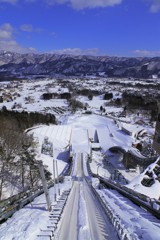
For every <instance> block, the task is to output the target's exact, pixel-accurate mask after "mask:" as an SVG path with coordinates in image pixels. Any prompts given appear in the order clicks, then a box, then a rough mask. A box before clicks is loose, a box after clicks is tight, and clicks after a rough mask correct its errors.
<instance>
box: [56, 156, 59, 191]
mask: <svg viewBox="0 0 160 240" xmlns="http://www.w3.org/2000/svg"><path fill="white" fill-rule="evenodd" d="M56 171H57V183H58V195H60V187H59V175H58V164H57V160H56Z"/></svg>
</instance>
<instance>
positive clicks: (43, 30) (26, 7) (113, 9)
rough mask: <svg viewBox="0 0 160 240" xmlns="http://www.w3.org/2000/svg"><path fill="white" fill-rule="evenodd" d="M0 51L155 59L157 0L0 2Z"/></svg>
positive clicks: (158, 49)
mask: <svg viewBox="0 0 160 240" xmlns="http://www.w3.org/2000/svg"><path fill="white" fill-rule="evenodd" d="M0 50H10V51H15V52H21V53H25V52H38V53H43V52H53V53H60V54H61V53H66V54H75V55H78V54H87V55H109V56H152V57H153V56H160V0H0Z"/></svg>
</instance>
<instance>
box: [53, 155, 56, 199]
mask: <svg viewBox="0 0 160 240" xmlns="http://www.w3.org/2000/svg"><path fill="white" fill-rule="evenodd" d="M55 173H56V169H55V160H54V158H53V181H54V201H56V178H55Z"/></svg>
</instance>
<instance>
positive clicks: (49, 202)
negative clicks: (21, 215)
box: [37, 161, 52, 212]
mask: <svg viewBox="0 0 160 240" xmlns="http://www.w3.org/2000/svg"><path fill="white" fill-rule="evenodd" d="M37 162H38V167H39V172H40V175H41V179H42V184H43V190H44V193H45V196H46V202H47V206H48V211H49V212H50V211H51V210H52V207H51V201H50V197H49V192H48V188H47V182H46V178H45V174H44V167H43V162H42V161H37Z"/></svg>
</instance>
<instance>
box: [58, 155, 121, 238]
mask: <svg viewBox="0 0 160 240" xmlns="http://www.w3.org/2000/svg"><path fill="white" fill-rule="evenodd" d="M74 168H75V169H74V171H73V172H74V173H76V174H75V176H72V179H73V187H72V190H71V193H70V195H69V198H68V201H67V204H66V207H65V210H64V215H63V218H62V221H61V224H60V227H59V230H58V232H57V234H56V239H59V240H99V239H100V240H103V239H108V240H111V239H112V240H113V239H114V240H117V239H118V237H117V234H116V232H115V230H114V229H113V227H112V225H111V223H110V222H109V219H108V217H107V215H106V214H105V213H104V210H103V208H102V206H101V205H100V203H99V201H98V200H97V198H96V196H95V195H94V193H93V192H92V189H91V188H90V186H89V185H88V183H87V182H86V179H85V177H84V174H83V167H82V154H81V153H77V154H76V157H75V164H74Z"/></svg>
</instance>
